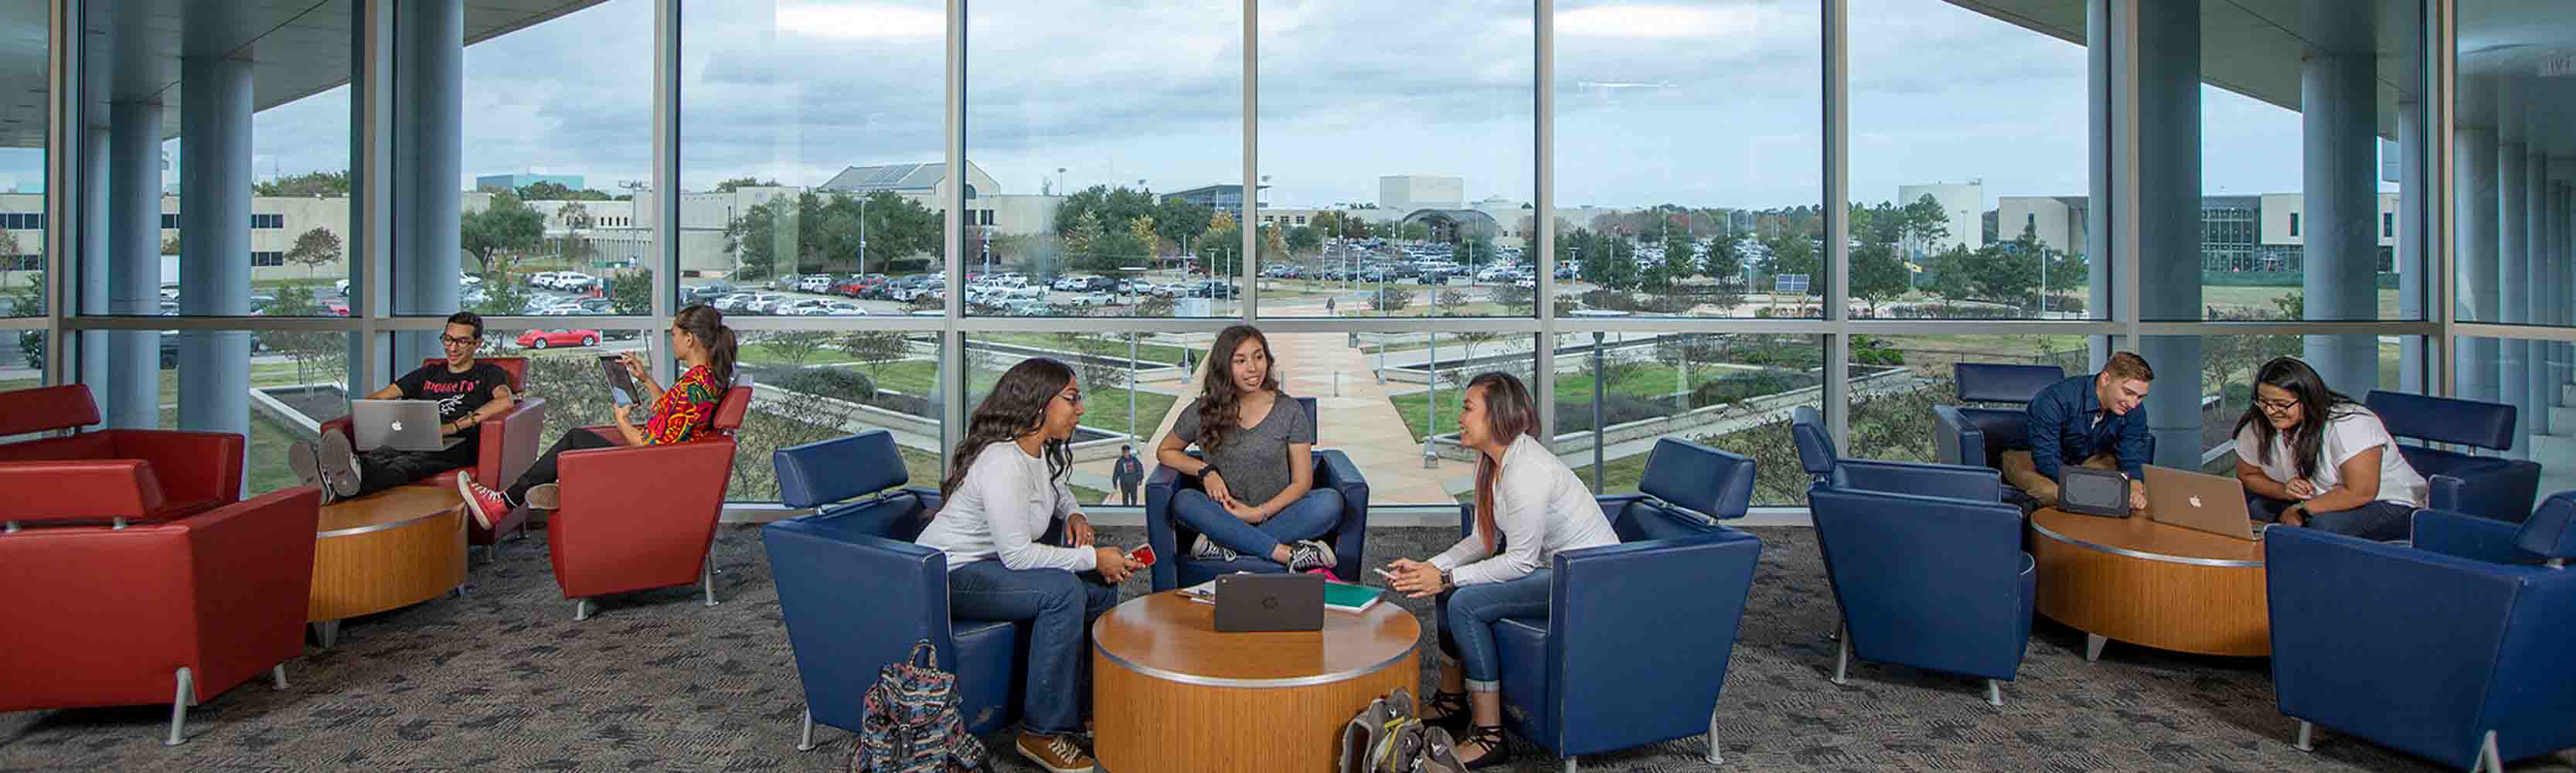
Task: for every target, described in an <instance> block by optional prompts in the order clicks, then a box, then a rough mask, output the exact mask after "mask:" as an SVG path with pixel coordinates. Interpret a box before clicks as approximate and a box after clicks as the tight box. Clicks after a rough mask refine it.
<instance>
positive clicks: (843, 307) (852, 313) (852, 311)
mask: <svg viewBox="0 0 2576 773" xmlns="http://www.w3.org/2000/svg"><path fill="white" fill-rule="evenodd" d="M808 313H812V312H808ZM822 313H823V314H825V315H828V316H834V317H864V316H867V315H868V310H867V309H863V308H860V307H859V305H858V304H855V303H851V302H849V301H832V302H830V303H827V304H824V307H823V311H822Z"/></svg>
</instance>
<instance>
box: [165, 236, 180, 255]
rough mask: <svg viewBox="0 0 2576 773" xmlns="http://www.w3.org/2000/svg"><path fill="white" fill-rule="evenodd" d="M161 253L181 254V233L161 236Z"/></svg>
mask: <svg viewBox="0 0 2576 773" xmlns="http://www.w3.org/2000/svg"><path fill="white" fill-rule="evenodd" d="M161 254H163V255H177V254H179V235H178V234H171V235H169V236H164V237H161Z"/></svg>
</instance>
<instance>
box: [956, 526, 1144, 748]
mask: <svg viewBox="0 0 2576 773" xmlns="http://www.w3.org/2000/svg"><path fill="white" fill-rule="evenodd" d="M948 604H949V613H950V614H952V615H955V616H957V617H961V618H968V619H973V620H1030V621H1034V623H1033V624H1032V625H1030V626H1029V628H1028V631H1029V683H1028V685H1027V687H1026V689H1025V696H1024V697H1023V699H1022V701H1021V704H1020V726H1021V727H1022V728H1024V729H1026V730H1027V731H1028V732H1031V733H1038V734H1044V735H1054V734H1059V733H1069V732H1073V731H1076V730H1080V729H1082V701H1083V699H1084V698H1086V697H1089V696H1090V695H1091V690H1090V688H1089V686H1088V685H1087V684H1086V683H1085V680H1084V679H1083V676H1084V674H1083V670H1082V664H1083V663H1084V662H1085V661H1088V660H1090V659H1091V621H1093V620H1097V619H1100V615H1101V614H1102V613H1105V612H1108V611H1109V608H1110V607H1114V606H1117V605H1118V588H1117V586H1113V585H1108V584H1105V583H1103V582H1101V580H1100V575H1098V574H1096V573H1093V572H1083V573H1081V574H1079V575H1077V574H1075V573H1073V572H1068V571H1065V570H1062V569H1020V570H1014V569H1012V568H1010V567H1008V566H1003V565H1002V562H1001V560H1000V559H988V560H984V561H976V562H973V563H969V564H965V565H963V566H959V567H957V568H955V569H951V570H949V571H948Z"/></svg>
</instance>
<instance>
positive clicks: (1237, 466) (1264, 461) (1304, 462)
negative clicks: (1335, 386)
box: [1154, 325, 1342, 572]
mask: <svg viewBox="0 0 2576 773" xmlns="http://www.w3.org/2000/svg"><path fill="white" fill-rule="evenodd" d="M1277 366H1278V361H1277V360H1275V359H1273V358H1272V356H1271V351H1270V339H1269V338H1268V337H1265V336H1263V335H1262V334H1261V331H1260V330H1259V329H1256V328H1254V327H1252V326H1251V325H1235V326H1233V327H1229V328H1226V329H1225V330H1223V331H1220V332H1218V333H1217V334H1216V345H1214V346H1212V347H1210V348H1209V349H1208V360H1207V377H1206V378H1205V379H1204V380H1203V381H1202V383H1201V386H1200V387H1199V396H1198V399H1195V400H1192V401H1190V404H1189V407H1187V408H1183V409H1182V410H1181V415H1180V418H1179V419H1178V420H1176V421H1174V422H1172V433H1171V434H1169V435H1165V436H1163V442H1162V444H1161V445H1160V446H1158V447H1156V448H1155V450H1154V461H1157V462H1161V463H1162V465H1163V466H1165V467H1170V468H1172V469H1175V470H1179V471H1180V472H1181V473H1182V474H1185V475H1191V476H1194V477H1197V478H1198V479H1199V488H1197V489H1192V490H1184V491H1181V492H1179V493H1176V494H1173V495H1172V505H1171V506H1172V517H1174V518H1177V519H1180V521H1181V522H1182V523H1185V524H1188V525H1189V527H1190V529H1191V530H1193V531H1197V532H1198V533H1199V538H1198V541H1197V542H1195V543H1193V544H1192V545H1191V547H1190V555H1191V556H1192V557H1194V558H1202V559H1221V560H1226V561H1232V560H1234V559H1235V558H1236V557H1238V556H1254V557H1257V558H1265V559H1269V560H1270V561H1271V562H1272V563H1276V564H1280V565H1282V566H1286V567H1288V570H1289V571H1292V572H1301V571H1305V570H1308V569H1321V568H1329V567H1331V566H1333V565H1334V563H1336V556H1334V555H1333V549H1332V547H1331V546H1329V545H1326V544H1324V541H1323V540H1320V539H1316V538H1317V537H1321V536H1323V535H1324V533H1326V532H1329V531H1332V530H1333V527H1334V526H1335V525H1338V524H1340V523H1341V521H1342V494H1341V492H1339V491H1335V490H1333V489H1329V488H1322V489H1319V488H1315V463H1314V456H1313V453H1312V452H1313V450H1314V448H1315V417H1314V416H1312V415H1309V414H1308V413H1307V412H1306V407H1305V404H1304V403H1300V402H1297V400H1296V399H1295V398H1292V397H1289V396H1288V393H1286V392H1282V391H1280V389H1279V375H1278V367H1277ZM1193 443H1195V444H1197V445H1198V447H1199V456H1195V457H1193V456H1191V455H1190V454H1189V447H1190V445H1191V444H1193Z"/></svg>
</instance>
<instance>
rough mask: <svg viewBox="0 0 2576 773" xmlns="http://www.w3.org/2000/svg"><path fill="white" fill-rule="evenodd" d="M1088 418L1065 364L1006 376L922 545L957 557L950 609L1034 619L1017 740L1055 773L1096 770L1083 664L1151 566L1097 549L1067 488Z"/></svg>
mask: <svg viewBox="0 0 2576 773" xmlns="http://www.w3.org/2000/svg"><path fill="white" fill-rule="evenodd" d="M1080 418H1082V389H1081V388H1080V387H1079V386H1076V385H1075V384H1074V383H1073V370H1072V369H1071V368H1067V367H1065V366H1064V364H1063V363H1059V362H1056V361H1054V360H1050V359H1046V358H1042V357H1041V358H1034V359H1028V360H1022V361H1020V363H1019V364H1018V365H1013V366H1011V369H1010V370H1007V371H1004V372H1003V373H1002V378H1001V379H1000V380H999V381H996V382H994V384H993V391H992V393H991V394H989V395H986V396H985V397H984V402H983V404H981V405H977V406H975V413H974V415H973V416H972V417H969V418H968V419H967V422H966V439H965V440H964V441H962V442H959V443H958V444H957V450H956V453H955V454H954V455H952V456H950V457H949V459H948V478H947V480H943V481H940V484H939V493H940V499H941V503H942V504H941V506H940V508H939V510H938V512H936V513H934V514H932V515H931V516H930V518H931V521H930V525H929V526H927V527H924V528H923V529H922V531H921V536H920V537H919V538H918V539H915V540H913V542H914V544H918V545H920V546H922V547H926V548H931V549H933V550H938V551H940V552H941V553H945V554H947V557H948V604H949V612H950V613H951V614H953V615H955V616H957V617H961V618H966V619H971V620H1028V621H1031V624H1030V626H1029V628H1028V632H1029V645H1028V646H1029V658H1028V684H1026V685H1025V686H1023V688H1022V690H1021V695H1022V698H1021V700H1022V703H1021V709H1020V717H1021V720H1020V725H1021V729H1020V737H1019V740H1018V742H1017V743H1016V744H1014V745H1015V746H1016V747H1017V748H1018V750H1019V753H1020V756H1022V757H1026V758H1028V760H1029V761H1030V762H1034V763H1037V764H1038V765H1039V766H1040V767H1043V768H1046V769H1047V770H1050V771H1055V772H1056V773H1074V771H1083V772H1084V773H1088V772H1089V771H1090V770H1091V769H1092V765H1093V762H1092V759H1091V755H1089V754H1087V753H1085V752H1083V750H1082V748H1081V747H1080V746H1077V745H1075V744H1074V741H1073V733H1075V732H1076V731H1079V730H1081V729H1082V724H1081V722H1082V720H1081V714H1082V703H1083V701H1084V700H1085V699H1086V698H1088V697H1089V696H1090V695H1091V690H1090V689H1088V688H1087V687H1085V686H1084V680H1083V668H1082V667H1083V664H1084V663H1085V662H1086V661H1088V660H1089V659H1090V656H1091V654H1090V653H1091V623H1092V621H1094V620H1097V619H1099V618H1100V615H1101V614H1102V613H1104V612H1107V611H1109V608H1110V607H1113V606H1116V605H1117V604H1118V588H1117V584H1118V583H1119V582H1120V581H1122V580H1125V579H1127V577H1128V575H1131V574H1135V573H1136V570H1139V569H1143V568H1145V565H1144V564H1142V563H1138V562H1136V561H1134V560H1131V559H1129V558H1128V557H1127V554H1126V552H1125V551H1122V550H1119V549H1118V548H1115V547H1106V546H1100V545H1095V544H1094V542H1093V540H1094V539H1095V534H1094V533H1093V531H1092V528H1091V522H1090V520H1089V519H1087V518H1084V517H1083V515H1082V513H1081V512H1079V511H1078V509H1077V507H1076V505H1077V501H1076V500H1075V499H1074V497H1073V492H1072V490H1071V489H1068V488H1066V487H1065V475H1066V473H1067V471H1068V470H1070V469H1071V468H1072V466H1073V453H1072V451H1070V450H1068V448H1069V441H1070V439H1071V438H1072V437H1073V428H1074V422H1075V421H1076V420H1078V419H1080ZM1063 543H1070V544H1063ZM853 590H854V591H855V590H858V589H853Z"/></svg>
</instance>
